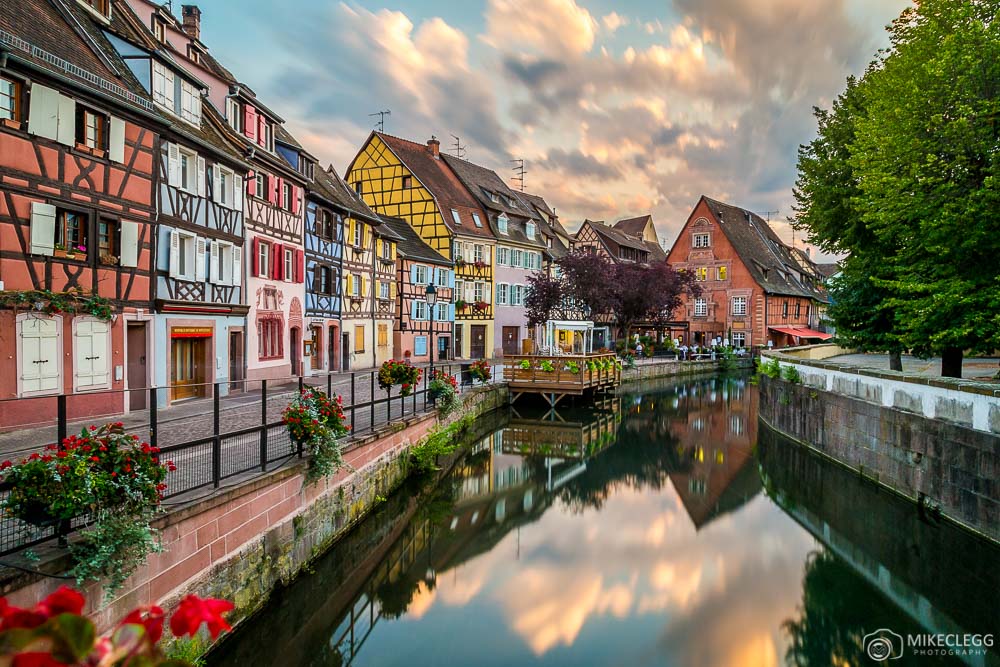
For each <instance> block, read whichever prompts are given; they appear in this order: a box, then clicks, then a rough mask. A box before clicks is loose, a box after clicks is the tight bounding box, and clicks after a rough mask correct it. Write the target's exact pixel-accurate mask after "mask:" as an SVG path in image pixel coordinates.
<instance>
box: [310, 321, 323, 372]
mask: <svg viewBox="0 0 1000 667" xmlns="http://www.w3.org/2000/svg"><path fill="white" fill-rule="evenodd" d="M309 333H310V339H311V341H312V345H311V347H312V355H311V356H310V357H309V366H310V367H311V368H312V369H313V370H314V371H318V370H322V369H323V348H322V347H320V345H321V344H322V342H323V328H322V327H309Z"/></svg>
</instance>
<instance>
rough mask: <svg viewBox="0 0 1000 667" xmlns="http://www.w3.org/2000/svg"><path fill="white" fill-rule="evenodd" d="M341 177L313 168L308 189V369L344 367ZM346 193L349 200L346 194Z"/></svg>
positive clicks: (346, 211)
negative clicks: (342, 340) (341, 325)
mask: <svg viewBox="0 0 1000 667" xmlns="http://www.w3.org/2000/svg"><path fill="white" fill-rule="evenodd" d="M342 189H343V186H342V183H341V181H340V177H339V176H338V175H337V174H336V172H334V171H333V168H332V167H331V168H330V169H329V170H324V169H320V168H316V169H314V172H313V178H312V180H311V181H310V182H309V184H308V185H307V187H306V222H305V224H306V231H305V252H306V320H307V323H306V326H307V329H306V355H305V356H306V357H308V359H309V363H308V370H310V371H315V372H320V371H334V370H337V369H339V368H340V367H341V358H340V351H341V345H340V310H341V298H342V297H343V288H342V279H341V277H342V274H341V263H342V261H343V255H344V219H345V217H346V216H347V215H349V213H348V209H346V208H345V206H344V204H343V203H341V200H342V199H346V198H348V197H350V195H349V194H346V193H342V192H341V190H342ZM345 195H346V196H345Z"/></svg>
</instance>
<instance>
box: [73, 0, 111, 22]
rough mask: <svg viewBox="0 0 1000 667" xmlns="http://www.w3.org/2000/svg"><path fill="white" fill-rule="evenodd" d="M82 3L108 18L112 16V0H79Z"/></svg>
mask: <svg viewBox="0 0 1000 667" xmlns="http://www.w3.org/2000/svg"><path fill="white" fill-rule="evenodd" d="M79 2H80V4H81V5H83V6H85V7H89V8H90V9H93V10H94V11H95V12H97V13H98V14H100V15H101V16H103V17H104V18H106V19H109V18H111V0H79Z"/></svg>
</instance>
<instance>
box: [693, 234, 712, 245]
mask: <svg viewBox="0 0 1000 667" xmlns="http://www.w3.org/2000/svg"><path fill="white" fill-rule="evenodd" d="M691 237H692V238H691V247H692V248H711V247H712V235H711V234H708V233H707V232H696V233H693V234H692V235H691ZM702 241H704V242H702Z"/></svg>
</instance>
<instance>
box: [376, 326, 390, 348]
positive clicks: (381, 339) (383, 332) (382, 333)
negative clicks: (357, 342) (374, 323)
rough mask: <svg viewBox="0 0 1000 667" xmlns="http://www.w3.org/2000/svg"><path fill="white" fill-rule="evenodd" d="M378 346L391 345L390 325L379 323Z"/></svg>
mask: <svg viewBox="0 0 1000 667" xmlns="http://www.w3.org/2000/svg"><path fill="white" fill-rule="evenodd" d="M378 346H379V347H388V346H389V325H388V324H380V325H378Z"/></svg>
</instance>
